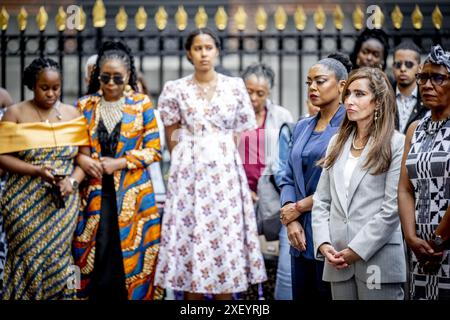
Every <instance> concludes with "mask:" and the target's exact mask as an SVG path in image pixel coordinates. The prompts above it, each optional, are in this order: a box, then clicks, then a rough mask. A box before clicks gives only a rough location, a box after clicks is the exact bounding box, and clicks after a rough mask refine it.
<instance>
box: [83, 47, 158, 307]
mask: <svg viewBox="0 0 450 320" xmlns="http://www.w3.org/2000/svg"><path fill="white" fill-rule="evenodd" d="M136 79H137V78H136V69H135V66H134V59H133V56H132V55H131V52H130V49H129V48H128V46H127V45H125V44H124V43H122V42H105V43H104V44H103V46H102V48H101V49H100V51H99V53H98V59H97V62H96V65H95V67H94V70H93V72H92V77H91V79H90V83H89V88H88V95H87V96H85V97H82V98H81V99H79V100H78V103H77V105H78V108H79V109H80V110H81V111H82V112H83V115H84V117H85V118H86V120H87V123H88V131H89V138H90V143H91V156H90V157H88V156H81V157H79V158H78V162H79V164H80V166H81V167H82V168H83V170H84V171H85V172H86V173H87V174H89V175H90V179H89V180H88V183H87V185H86V186H85V188H82V191H83V200H84V201H83V208H82V211H81V213H80V216H79V219H78V227H77V230H76V233H75V240H74V255H75V261H76V263H77V265H78V266H79V267H80V270H81V290H80V292H79V296H80V298H90V299H102V300H104V299H109V300H117V299H120V300H122V299H127V298H128V299H133V300H141V299H153V298H155V299H157V298H160V297H161V293H162V292H161V290H160V289H157V288H155V287H154V286H153V278H154V270H155V261H156V257H157V255H158V250H159V236H160V216H159V214H158V210H157V207H156V203H155V196H154V192H153V187H152V183H151V180H150V176H149V172H148V170H147V167H148V166H149V165H150V164H151V163H153V162H154V161H159V160H160V157H161V155H160V143H159V133H158V127H157V123H156V118H155V115H154V110H153V108H152V104H151V102H150V99H149V97H148V96H146V95H144V94H140V93H137V85H136Z"/></svg>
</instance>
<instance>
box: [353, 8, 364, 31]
mask: <svg viewBox="0 0 450 320" xmlns="http://www.w3.org/2000/svg"><path fill="white" fill-rule="evenodd" d="M363 26H364V12H363V11H362V9H361V7H360V6H359V5H358V6H356V8H355V11H353V27H354V28H355V30H358V31H359V30H361V29H362V28H363Z"/></svg>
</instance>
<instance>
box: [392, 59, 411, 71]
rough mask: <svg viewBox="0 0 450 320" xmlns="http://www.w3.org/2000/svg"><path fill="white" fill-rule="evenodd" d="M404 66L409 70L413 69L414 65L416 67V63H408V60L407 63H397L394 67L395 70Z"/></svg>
mask: <svg viewBox="0 0 450 320" xmlns="http://www.w3.org/2000/svg"><path fill="white" fill-rule="evenodd" d="M403 64H404V65H405V67H406V68H407V69H412V68H413V67H414V65H415V63H414V62H412V61H408V60H406V61H395V62H394V63H393V64H392V65H393V66H394V68H395V69H400V68H401V67H402V65H403Z"/></svg>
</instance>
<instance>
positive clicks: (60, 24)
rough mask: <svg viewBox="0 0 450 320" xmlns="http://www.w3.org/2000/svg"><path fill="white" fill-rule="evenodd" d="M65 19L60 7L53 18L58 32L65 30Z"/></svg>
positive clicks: (65, 16) (64, 13) (63, 11)
mask: <svg viewBox="0 0 450 320" xmlns="http://www.w3.org/2000/svg"><path fill="white" fill-rule="evenodd" d="M66 19H67V14H66V11H65V10H64V8H63V7H62V6H61V7H59V8H58V13H57V15H56V17H55V23H56V29H58V31H64V30H66Z"/></svg>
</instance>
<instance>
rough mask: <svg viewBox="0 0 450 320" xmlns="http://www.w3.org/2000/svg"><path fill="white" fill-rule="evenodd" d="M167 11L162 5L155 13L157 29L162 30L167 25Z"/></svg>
mask: <svg viewBox="0 0 450 320" xmlns="http://www.w3.org/2000/svg"><path fill="white" fill-rule="evenodd" d="M167 18H168V15H167V12H166V10H165V9H164V7H162V6H160V7H159V8H158V11H157V12H156V14H155V22H156V27H157V28H158V30H159V31H163V30H164V29H165V28H166V27H167Z"/></svg>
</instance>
